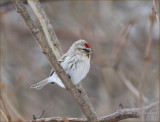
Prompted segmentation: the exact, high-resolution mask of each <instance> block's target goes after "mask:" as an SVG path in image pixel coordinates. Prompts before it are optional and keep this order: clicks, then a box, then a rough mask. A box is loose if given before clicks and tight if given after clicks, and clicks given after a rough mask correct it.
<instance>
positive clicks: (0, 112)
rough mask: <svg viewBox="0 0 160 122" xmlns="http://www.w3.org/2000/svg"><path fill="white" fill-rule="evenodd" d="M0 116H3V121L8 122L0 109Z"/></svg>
mask: <svg viewBox="0 0 160 122" xmlns="http://www.w3.org/2000/svg"><path fill="white" fill-rule="evenodd" d="M0 114H1V115H2V116H3V118H4V120H5V121H6V122H8V119H7V117H6V116H5V114H4V113H3V111H2V110H1V109H0Z"/></svg>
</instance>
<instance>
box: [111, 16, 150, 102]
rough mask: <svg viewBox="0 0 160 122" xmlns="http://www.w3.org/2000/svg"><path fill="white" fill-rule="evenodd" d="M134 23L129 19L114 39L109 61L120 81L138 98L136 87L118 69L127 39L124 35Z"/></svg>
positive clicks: (133, 20)
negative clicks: (116, 38) (115, 39)
mask: <svg viewBox="0 0 160 122" xmlns="http://www.w3.org/2000/svg"><path fill="white" fill-rule="evenodd" d="M134 23H135V19H131V20H129V22H128V23H127V24H126V26H125V28H124V30H123V32H122V34H121V35H120V37H119V38H118V40H117V41H116V43H115V46H114V49H113V51H112V55H111V63H112V64H113V65H112V66H113V69H114V70H115V73H116V74H117V76H118V77H119V79H120V80H121V81H122V83H124V85H125V86H126V87H127V88H128V89H129V90H130V91H131V93H133V95H135V96H136V97H137V98H140V96H139V91H138V89H136V87H134V86H133V84H132V83H131V81H129V80H128V79H127V78H126V77H125V75H124V74H123V73H122V72H121V71H120V69H119V63H120V62H119V61H120V58H121V55H122V52H123V50H124V49H125V48H124V46H125V44H126V41H127V39H126V37H127V36H128V34H129V32H130V30H131V27H132V26H133V24H134ZM142 98H143V100H144V101H145V102H148V99H147V98H146V97H145V96H144V95H143V97H142Z"/></svg>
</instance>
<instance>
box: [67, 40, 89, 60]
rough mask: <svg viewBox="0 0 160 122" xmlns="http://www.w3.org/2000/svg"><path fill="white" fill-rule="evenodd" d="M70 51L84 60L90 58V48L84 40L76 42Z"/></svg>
mask: <svg viewBox="0 0 160 122" xmlns="http://www.w3.org/2000/svg"><path fill="white" fill-rule="evenodd" d="M70 50H72V51H73V52H74V54H75V55H76V56H78V57H80V58H82V59H84V60H88V59H90V57H91V54H92V52H91V47H90V45H89V44H88V43H87V42H86V41H85V40H82V39H80V40H78V41H76V42H75V43H73V45H72V46H71V48H70Z"/></svg>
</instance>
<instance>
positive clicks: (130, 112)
mask: <svg viewBox="0 0 160 122" xmlns="http://www.w3.org/2000/svg"><path fill="white" fill-rule="evenodd" d="M158 105H159V102H155V103H153V104H150V105H148V106H146V107H144V108H143V111H144V113H146V114H147V112H148V111H149V110H151V109H153V108H156V107H158ZM157 114H158V113H157ZM139 117H140V108H125V109H120V110H118V111H117V112H115V113H112V114H110V115H108V116H104V117H100V118H98V121H99V122H117V121H120V120H123V119H127V118H139ZM67 120H68V121H69V122H87V120H86V119H77V118H67ZM57 121H58V122H63V118H62V117H52V118H42V119H37V120H36V122H57Z"/></svg>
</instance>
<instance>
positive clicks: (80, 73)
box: [49, 57, 90, 88]
mask: <svg viewBox="0 0 160 122" xmlns="http://www.w3.org/2000/svg"><path fill="white" fill-rule="evenodd" d="M70 61H71V59H70V57H67V58H66V59H65V61H64V62H62V63H61V65H62V67H63V69H64V70H65V72H66V73H67V74H68V75H69V76H70V77H71V81H72V82H73V83H74V84H78V83H79V82H80V81H81V80H82V79H83V78H84V77H85V76H86V75H87V73H88V72H89V69H90V60H86V61H84V60H81V61H79V59H78V58H75V60H74V62H75V64H74V65H73V66H72V68H71V65H72V64H73V63H70ZM49 82H55V83H57V84H58V85H59V86H61V87H63V88H65V86H64V85H63V83H62V82H61V80H60V79H59V77H58V76H57V74H56V73H54V74H53V75H52V76H51V77H50V78H49Z"/></svg>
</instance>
